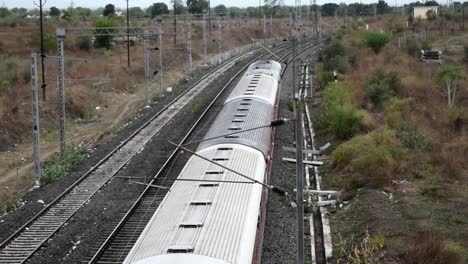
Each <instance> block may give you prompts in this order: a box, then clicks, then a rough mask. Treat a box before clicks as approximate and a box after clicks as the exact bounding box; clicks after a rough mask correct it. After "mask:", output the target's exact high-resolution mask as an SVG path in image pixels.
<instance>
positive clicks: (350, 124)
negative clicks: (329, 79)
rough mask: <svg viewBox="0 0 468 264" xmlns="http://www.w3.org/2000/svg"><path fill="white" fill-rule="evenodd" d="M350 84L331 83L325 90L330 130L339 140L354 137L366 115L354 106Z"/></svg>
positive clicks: (326, 111)
mask: <svg viewBox="0 0 468 264" xmlns="http://www.w3.org/2000/svg"><path fill="white" fill-rule="evenodd" d="M350 86H351V85H350V83H346V82H340V83H330V84H329V85H328V86H327V88H326V89H325V95H324V98H325V115H326V120H327V123H328V124H327V126H328V129H329V130H330V131H331V132H332V133H333V134H334V135H335V136H336V137H337V138H339V139H347V138H350V137H352V136H353V134H354V133H355V132H356V131H358V129H359V128H360V126H361V123H362V120H363V117H364V115H363V114H362V113H361V112H360V111H358V110H357V108H356V107H355V106H354V104H353V100H352V95H351V92H350V88H349V87H350Z"/></svg>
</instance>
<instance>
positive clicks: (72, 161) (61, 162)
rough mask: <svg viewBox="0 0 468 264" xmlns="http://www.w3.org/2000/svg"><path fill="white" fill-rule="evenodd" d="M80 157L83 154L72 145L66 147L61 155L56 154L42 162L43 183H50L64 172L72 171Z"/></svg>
mask: <svg viewBox="0 0 468 264" xmlns="http://www.w3.org/2000/svg"><path fill="white" fill-rule="evenodd" d="M82 159H83V154H82V153H81V151H80V150H79V149H78V148H76V147H74V146H70V147H67V148H66V149H65V154H64V155H63V157H61V156H60V155H56V156H55V157H53V158H52V159H51V160H50V161H47V162H45V163H44V166H43V168H42V180H43V183H44V184H48V183H51V182H53V181H55V180H56V179H58V178H60V177H62V176H63V175H64V174H66V173H68V172H70V171H72V170H73V169H75V168H76V166H77V165H78V164H79V163H80V161H81V160H82Z"/></svg>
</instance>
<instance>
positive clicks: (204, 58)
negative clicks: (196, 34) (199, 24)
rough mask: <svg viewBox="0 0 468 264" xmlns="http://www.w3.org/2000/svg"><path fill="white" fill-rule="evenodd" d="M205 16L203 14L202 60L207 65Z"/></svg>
mask: <svg viewBox="0 0 468 264" xmlns="http://www.w3.org/2000/svg"><path fill="white" fill-rule="evenodd" d="M206 25H207V23H206V17H205V15H203V61H204V63H205V65H208V56H207V53H208V52H207V48H208V47H207V39H206Z"/></svg>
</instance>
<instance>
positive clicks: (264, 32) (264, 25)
mask: <svg viewBox="0 0 468 264" xmlns="http://www.w3.org/2000/svg"><path fill="white" fill-rule="evenodd" d="M265 36H266V15H265V14H264V15H263V37H264V38H265Z"/></svg>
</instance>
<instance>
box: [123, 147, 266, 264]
mask: <svg viewBox="0 0 468 264" xmlns="http://www.w3.org/2000/svg"><path fill="white" fill-rule="evenodd" d="M198 154H200V155H202V156H204V157H206V158H209V159H211V160H213V161H215V162H218V163H221V164H222V165H224V166H227V167H229V168H231V169H233V170H234V171H237V172H240V173H243V174H244V175H249V177H252V178H254V179H255V180H257V181H260V182H263V181H264V178H265V177H264V176H265V169H266V163H265V160H264V158H263V155H262V154H261V153H260V152H259V151H257V150H255V149H252V148H249V147H245V146H242V145H238V144H223V145H217V146H212V147H209V148H206V149H203V150H201V151H199V152H198ZM178 179H191V180H205V181H202V182H200V181H176V182H175V183H174V185H173V186H172V187H171V191H170V192H169V193H168V194H167V195H166V197H165V198H164V200H163V201H162V203H161V205H160V206H159V208H158V209H157V211H156V213H155V214H154V215H153V217H152V218H151V220H150V222H149V223H148V224H147V226H146V227H145V229H144V230H143V232H142V234H141V236H140V237H139V238H138V240H137V242H136V243H135V245H134V247H133V248H132V250H131V251H130V253H129V254H128V256H127V258H126V259H125V261H124V263H126V264H129V263H134V264H135V263H139V264H143V263H150V261H151V260H156V259H162V260H164V261H165V262H162V263H189V262H179V260H187V261H188V260H189V259H190V257H192V256H193V255H198V256H204V257H207V259H208V258H213V259H216V260H219V261H214V260H213V261H211V260H210V262H206V263H211V264H221V263H223V264H224V263H225V262H226V263H239V264H240V263H251V262H252V258H253V254H254V252H253V251H254V244H255V237H256V228H257V224H256V223H257V218H258V214H259V211H260V200H261V193H262V186H261V185H259V184H255V183H253V182H252V181H250V180H248V179H246V178H244V177H242V176H240V175H238V174H235V173H233V172H231V171H228V170H224V169H223V168H222V167H220V166H218V165H216V164H213V163H210V162H208V161H205V160H203V159H201V158H199V157H197V156H192V157H191V158H190V159H189V161H188V162H187V164H186V165H185V167H184V168H183V170H182V172H181V173H180V175H179V177H178ZM219 181H231V182H230V183H227V182H219ZM181 254H189V255H186V258H185V257H184V256H182V255H181ZM200 259H204V258H201V257H200ZM158 263H159V262H158ZM191 263H199V262H197V261H195V258H194V261H193V262H191ZM202 263H205V262H202Z"/></svg>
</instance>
